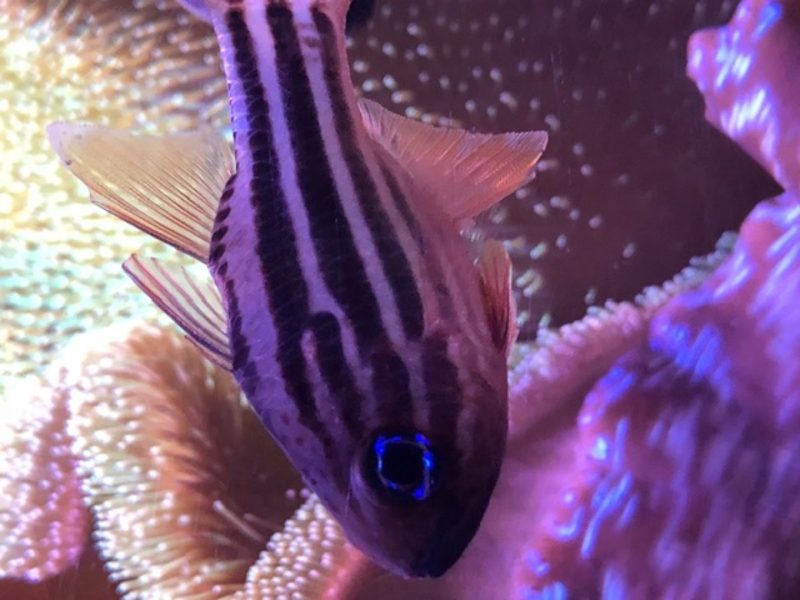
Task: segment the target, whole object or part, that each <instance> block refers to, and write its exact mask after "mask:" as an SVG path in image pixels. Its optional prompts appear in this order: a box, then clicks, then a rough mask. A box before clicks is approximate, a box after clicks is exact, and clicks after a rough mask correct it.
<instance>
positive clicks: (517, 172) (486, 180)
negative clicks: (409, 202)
mask: <svg viewBox="0 0 800 600" xmlns="http://www.w3.org/2000/svg"><path fill="white" fill-rule="evenodd" d="M359 106H360V108H361V115H362V118H363V121H364V124H365V126H366V128H367V132H368V133H369V135H370V137H371V138H372V139H373V140H374V141H375V142H377V143H378V144H379V145H380V146H382V147H383V148H384V149H385V150H386V151H387V152H388V153H389V154H391V155H392V156H393V157H394V158H395V159H396V160H397V161H398V162H399V163H400V164H401V165H402V166H403V167H404V168H405V169H407V170H408V172H409V174H410V175H411V177H412V179H413V180H414V181H415V182H416V183H417V184H418V185H421V186H423V187H424V188H427V189H428V191H430V192H431V193H432V195H433V197H434V198H435V199H436V200H437V201H439V203H440V206H439V208H440V209H441V210H442V211H443V212H444V213H445V214H446V215H447V216H449V217H450V218H451V219H452V220H453V221H454V222H456V223H461V222H464V221H468V220H469V219H472V218H473V217H475V216H477V215H478V214H480V213H482V212H483V211H485V210H487V209H488V208H490V207H492V206H493V205H494V204H496V203H497V202H499V201H500V200H502V199H503V198H505V197H506V196H508V195H509V194H511V193H513V192H515V191H516V190H517V189H519V188H520V187H522V186H523V185H525V184H526V183H528V182H529V181H530V180H531V179H533V177H534V166H535V165H536V162H537V161H538V160H539V157H540V156H541V155H542V152H544V149H545V146H546V145H547V133H545V132H543V131H527V132H514V133H499V134H483V133H469V132H467V131H464V130H462V129H449V128H445V127H434V126H432V125H427V124H425V123H420V122H419V121H415V120H413V119H409V118H406V117H403V116H400V115H397V114H394V113H392V112H390V111H388V110H386V109H385V108H383V107H382V106H381V105H379V104H377V103H376V102H372V101H370V100H366V99H362V100H360V101H359Z"/></svg>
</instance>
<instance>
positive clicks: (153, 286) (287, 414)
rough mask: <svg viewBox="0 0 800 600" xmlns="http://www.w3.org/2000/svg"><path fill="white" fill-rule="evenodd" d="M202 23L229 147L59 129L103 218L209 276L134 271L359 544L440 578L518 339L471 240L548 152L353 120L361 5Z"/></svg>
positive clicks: (221, 1) (476, 513)
mask: <svg viewBox="0 0 800 600" xmlns="http://www.w3.org/2000/svg"><path fill="white" fill-rule="evenodd" d="M182 1H183V4H184V5H185V6H186V7H187V8H188V9H189V10H191V11H192V12H193V13H194V14H195V15H197V16H199V17H201V18H203V19H206V20H207V21H209V22H210V23H211V24H212V25H213V27H214V29H215V31H216V35H217V38H218V41H219V47H220V50H221V54H222V59H223V66H224V70H225V75H226V78H227V82H228V93H229V108H230V116H231V125H232V130H233V144H232V148H231V146H230V144H229V143H228V142H227V141H226V139H225V137H224V136H222V135H221V134H218V133H217V132H214V131H211V130H205V129H203V130H198V131H194V132H189V133H180V134H175V135H167V136H151V135H137V134H134V133H129V132H124V131H119V130H110V129H107V128H102V127H99V126H92V125H77V124H64V123H61V124H55V125H53V126H51V129H50V136H51V140H52V142H53V144H54V147H55V148H56V150H57V152H58V153H59V155H60V156H61V157H62V160H63V161H64V163H65V164H66V165H67V167H68V168H69V169H70V170H71V171H72V172H73V173H75V174H76V175H77V176H78V177H79V178H80V179H81V180H82V181H84V183H86V184H87V185H88V187H89V189H90V191H91V194H92V199H93V201H94V202H96V203H97V204H99V205H100V206H102V207H103V208H105V209H106V210H109V211H110V212H112V213H113V214H115V215H117V216H119V217H120V218H122V219H125V220H126V221H128V222H129V223H132V224H133V225H135V226H137V227H139V228H140V229H142V230H144V231H146V232H148V233H150V234H151V235H153V236H155V237H156V238H159V239H161V240H163V241H165V242H167V243H169V244H171V245H172V246H174V247H176V248H177V249H178V250H180V251H182V252H184V253H186V254H188V255H190V256H192V257H194V258H196V259H197V260H199V261H201V262H203V263H205V264H206V265H207V266H208V269H209V271H210V273H211V276H212V277H211V278H209V279H208V281H205V282H204V281H202V280H198V279H197V277H196V276H195V275H193V273H192V271H191V270H187V269H185V268H182V267H172V266H169V265H168V264H165V263H163V262H160V261H158V260H155V259H150V258H145V257H142V256H138V255H136V254H134V255H133V256H131V258H130V259H129V260H128V261H126V263H125V264H124V269H125V270H126V272H127V273H128V274H129V275H130V276H131V277H132V278H133V280H134V281H135V282H136V283H137V284H138V286H139V287H141V289H142V290H144V292H146V293H147V294H148V295H149V296H150V297H151V298H152V299H153V300H154V301H155V302H156V304H158V305H159V307H160V308H161V309H163V310H164V311H165V312H166V313H168V314H169V315H170V316H171V317H172V318H173V319H174V320H175V321H176V322H177V324H178V325H179V326H180V327H181V328H183V330H184V331H185V333H186V334H187V336H188V337H189V338H190V339H191V340H192V341H194V342H195V343H196V345H197V346H198V347H199V348H200V349H201V350H202V351H203V353H204V354H205V355H206V356H208V357H209V358H210V359H211V360H213V361H214V362H216V363H217V364H219V365H222V366H223V367H225V368H227V369H229V370H231V371H232V372H233V374H234V376H235V377H236V379H237V380H238V382H239V384H240V385H241V388H242V390H243V392H244V394H245V396H246V397H247V399H248V401H249V402H250V404H251V405H252V407H253V409H254V410H255V411H256V413H257V414H258V415H259V416H260V418H261V420H262V421H263V423H264V425H265V427H266V428H267V429H268V430H269V431H270V432H271V434H272V435H273V436H274V438H275V439H276V440H277V441H278V443H279V444H280V445H281V446H282V448H283V449H284V450H285V452H286V453H287V455H288V456H289V457H290V459H291V460H292V462H293V463H294V464H295V465H296V466H297V468H298V469H299V470H300V471H301V473H302V475H303V477H304V480H305V481H306V483H307V485H308V486H309V487H310V488H311V489H312V490H313V491H314V492H315V493H316V494H318V495H319V497H320V498H321V499H322V501H323V502H324V504H325V505H326V506H327V507H328V509H329V510H330V511H331V512H332V513H333V514H334V515H335V516H336V517H337V519H338V520H339V522H340V523H341V524H342V526H343V528H344V530H345V532H346V535H347V536H348V538H349V539H350V541H351V542H352V543H353V544H354V545H356V546H357V547H358V548H360V549H361V550H363V551H364V552H365V553H366V554H367V555H368V556H369V557H371V558H372V559H373V560H375V561H376V562H377V563H379V564H380V565H382V566H384V567H386V568H388V569H390V570H392V571H394V572H397V573H400V574H404V575H411V576H439V575H441V574H442V573H444V572H445V571H446V570H447V569H448V568H449V567H450V566H451V565H452V564H453V563H454V562H455V561H456V560H457V559H458V558H459V556H460V555H461V554H462V552H463V551H464V549H465V547H466V546H467V544H468V543H469V542H470V540H471V539H472V537H473V536H474V534H475V532H476V530H477V528H478V526H479V524H480V521H481V519H482V517H483V514H484V511H485V510H486V507H487V504H488V502H489V498H490V496H491V493H492V490H493V488H494V486H495V482H496V480H497V478H498V473H499V470H500V465H501V462H502V459H503V454H504V449H505V441H506V430H507V416H508V412H507V400H508V398H507V383H506V359H507V353H508V351H509V348H510V346H511V344H512V343H513V342H514V339H515V337H516V327H515V308H514V302H513V298H512V295H511V287H510V279H511V267H510V261H509V259H508V256H507V254H506V252H505V250H504V248H503V246H502V245H501V244H500V243H499V242H495V241H488V242H486V243H485V244H484V246H483V247H482V249H481V251H480V252H479V253H478V255H477V257H475V256H473V255H472V247H471V246H470V245H469V244H468V242H467V241H466V240H465V238H464V237H463V236H462V234H461V231H462V230H463V228H464V226H465V224H468V223H469V221H470V219H472V217H474V216H475V215H477V214H478V213H480V212H482V211H484V210H485V209H487V208H488V207H490V206H491V205H493V204H494V203H496V202H498V201H499V200H501V199H502V198H503V197H505V196H506V195H508V194H509V193H511V192H513V191H514V190H516V189H517V188H518V187H520V186H521V185H524V184H525V183H527V182H528V181H529V180H530V179H531V178H532V177H533V167H534V164H535V163H536V161H537V160H538V158H539V156H540V155H541V153H542V151H543V149H544V145H545V143H546V135H545V134H544V133H541V132H526V133H506V134H498V135H483V134H471V133H467V132H465V131H461V130H457V129H446V128H437V127H433V126H430V125H427V124H423V123H419V122H416V121H412V120H410V119H406V118H405V117H401V116H399V115H395V114H392V113H390V112H388V111H386V110H384V109H383V108H381V107H380V106H378V105H377V104H375V103H371V102H367V101H358V100H357V98H356V95H355V93H354V90H353V86H352V83H351V79H350V72H349V69H348V63H347V56H346V52H345V31H344V24H345V17H346V11H347V8H348V6H347V5H348V2H347V0H182Z"/></svg>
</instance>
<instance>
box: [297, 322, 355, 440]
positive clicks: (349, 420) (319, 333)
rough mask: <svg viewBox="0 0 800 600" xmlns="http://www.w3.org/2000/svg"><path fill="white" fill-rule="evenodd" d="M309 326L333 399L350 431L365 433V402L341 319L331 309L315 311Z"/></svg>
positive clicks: (323, 377) (352, 434)
mask: <svg viewBox="0 0 800 600" xmlns="http://www.w3.org/2000/svg"><path fill="white" fill-rule="evenodd" d="M309 329H310V330H311V332H312V333H313V335H314V339H315V341H316V346H317V364H318V365H319V369H320V373H321V374H322V379H323V381H324V382H325V385H326V386H328V390H329V391H330V393H331V396H332V401H333V403H334V405H335V406H336V408H337V410H338V412H339V415H340V416H341V418H342V421H343V422H344V424H345V427H347V430H348V432H349V433H350V435H351V436H352V437H353V438H354V439H356V440H358V439H361V438H362V437H363V435H364V423H363V421H362V419H361V412H362V410H363V405H364V402H363V398H361V395H360V394H359V393H358V390H357V389H356V384H355V381H354V380H353V374H352V373H351V372H350V367H349V365H348V364H347V359H346V358H345V355H344V347H343V345H342V330H341V327H340V326H339V321H338V320H337V319H336V317H335V316H334V315H333V314H331V313H329V312H319V313H315V314H314V315H312V316H311V320H310V321H309Z"/></svg>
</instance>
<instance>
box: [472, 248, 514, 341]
mask: <svg viewBox="0 0 800 600" xmlns="http://www.w3.org/2000/svg"><path fill="white" fill-rule="evenodd" d="M477 267H478V273H479V275H480V283H481V292H482V293H483V300H484V304H485V305H486V314H487V316H488V319H489V327H490V328H491V331H492V340H493V341H494V344H495V346H497V348H499V349H500V350H503V352H505V355H506V357H507V356H508V353H509V352H510V351H511V346H513V344H514V342H515V341H516V340H517V334H518V333H519V329H518V328H517V306H516V303H515V302H514V293H513V290H512V288H511V259H510V258H509V257H508V253H507V252H506V250H505V248H503V244H502V243H500V242H498V241H497V240H488V241H487V242H486V243H485V244H484V246H483V249H482V251H481V255H480V256H479V257H478V261H477Z"/></svg>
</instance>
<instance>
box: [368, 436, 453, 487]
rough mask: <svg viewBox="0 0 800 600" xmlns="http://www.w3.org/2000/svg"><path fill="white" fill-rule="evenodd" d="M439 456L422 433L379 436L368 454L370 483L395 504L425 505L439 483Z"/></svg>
mask: <svg viewBox="0 0 800 600" xmlns="http://www.w3.org/2000/svg"><path fill="white" fill-rule="evenodd" d="M437 467H438V465H437V458H436V453H435V452H434V451H433V449H432V448H431V443H430V441H429V440H428V438H426V437H425V436H424V435H422V434H421V433H416V434H412V435H378V436H377V437H376V438H375V440H374V441H373V442H372V444H371V446H370V447H369V450H368V452H367V464H366V471H367V481H369V482H370V484H371V485H372V486H373V487H374V488H375V489H376V490H377V491H378V492H380V493H383V494H386V495H388V496H389V497H391V498H393V499H395V500H401V501H406V502H421V501H423V500H426V499H427V498H429V497H430V495H431V492H432V491H433V487H434V485H435V483H436V471H437Z"/></svg>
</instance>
